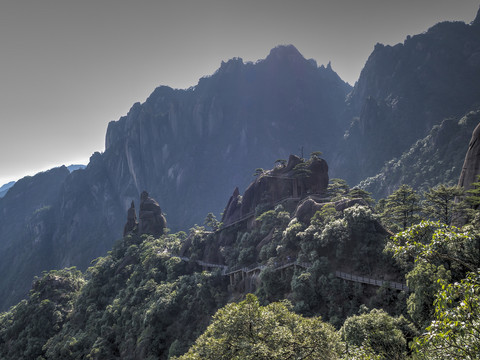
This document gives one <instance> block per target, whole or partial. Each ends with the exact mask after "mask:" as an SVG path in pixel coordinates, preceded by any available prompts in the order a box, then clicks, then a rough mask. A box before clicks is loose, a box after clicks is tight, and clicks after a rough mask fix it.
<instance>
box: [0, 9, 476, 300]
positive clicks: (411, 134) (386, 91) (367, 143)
mask: <svg viewBox="0 0 480 360" xmlns="http://www.w3.org/2000/svg"><path fill="white" fill-rule="evenodd" d="M479 19H480V18H479V16H477V18H476V19H475V21H474V22H473V23H472V24H469V25H467V24H464V23H458V22H455V23H450V22H445V23H440V24H437V25H435V26H433V27H432V28H430V29H429V30H428V31H426V32H425V33H423V34H419V35H415V36H412V37H408V38H407V39H406V40H405V42H404V43H403V44H397V45H395V46H384V45H380V44H378V45H376V46H375V49H374V51H373V53H372V54H371V56H370V57H369V59H368V61H367V63H366V65H365V68H364V69H363V70H362V73H361V75H360V78H359V80H358V82H357V83H356V84H355V87H354V88H353V89H352V88H351V87H350V86H349V85H348V84H347V83H345V82H344V81H343V80H341V79H340V78H339V76H338V75H337V74H336V73H335V72H334V71H333V69H332V67H331V66H330V65H327V66H318V65H317V64H316V63H315V61H314V60H307V59H305V58H304V57H303V56H302V55H301V54H300V53H299V52H298V50H297V49H296V48H295V47H294V46H291V45H288V46H279V47H276V48H274V49H272V50H271V52H270V53H269V55H268V56H267V57H266V58H265V59H263V60H260V61H258V62H256V63H250V62H247V63H245V62H244V61H243V60H242V59H240V58H235V59H231V60H229V61H227V62H222V64H221V66H220V68H219V69H218V70H217V71H216V72H215V73H214V74H213V75H211V76H209V77H205V78H202V79H200V80H199V82H198V84H197V85H196V86H195V87H192V88H189V89H186V90H179V89H172V88H169V87H166V86H160V87H158V88H157V89H155V90H154V91H153V92H152V94H151V95H150V96H149V97H148V99H147V100H146V101H145V102H144V103H142V104H140V103H136V104H134V105H133V106H132V107H131V109H130V111H129V112H128V114H127V115H126V116H123V117H121V118H120V119H119V120H118V121H113V122H111V123H110V124H109V125H108V129H107V134H106V140H105V151H104V152H103V153H99V152H98V153H95V154H93V155H92V157H91V158H90V162H89V164H88V166H87V167H86V168H85V169H83V170H79V171H74V172H72V173H71V174H68V170H67V169H65V171H66V173H65V172H63V173H64V174H65V175H62V176H60V177H59V178H58V180H55V181H54V182H53V183H52V184H51V185H49V186H48V189H50V190H49V191H47V192H45V193H44V194H42V195H41V196H42V197H44V198H42V199H43V201H41V202H40V203H39V202H38V201H36V200H35V199H36V197H37V196H40V195H38V194H37V195H35V196H32V197H30V196H29V195H28V194H29V193H28V191H25V192H16V194H17V195H16V196H17V198H16V201H15V202H14V203H12V202H11V200H10V199H11V197H10V196H9V194H10V193H11V192H12V191H13V189H14V188H15V186H16V185H17V184H15V186H14V187H13V188H12V189H11V190H10V191H9V192H8V193H7V194H6V195H5V197H4V198H1V199H0V209H1V210H2V211H3V213H2V212H0V214H4V215H2V216H3V217H4V218H3V219H2V221H0V234H1V235H0V244H1V245H0V263H2V264H4V263H5V264H16V267H15V266H13V267H9V266H7V265H2V266H3V268H2V269H3V270H4V275H5V279H4V280H3V281H2V283H0V285H1V286H0V293H2V294H7V295H5V296H3V297H2V299H1V301H0V309H2V308H5V307H7V306H8V305H9V304H12V303H13V302H14V301H16V300H18V299H20V298H21V297H23V296H24V295H25V293H26V291H27V289H28V286H29V283H30V281H31V279H32V278H33V277H34V276H35V275H38V274H40V273H41V271H42V270H47V269H52V268H61V267H65V266H73V265H75V266H78V267H79V268H80V269H85V268H87V267H88V266H89V264H90V261H91V260H92V259H94V258H96V257H98V256H99V255H101V254H103V253H105V252H106V251H108V250H109V249H110V248H111V246H112V244H113V242H114V241H115V240H116V239H119V238H120V237H121V235H122V232H121V229H122V227H123V224H124V220H125V211H126V210H127V209H128V208H129V207H130V205H131V202H132V200H135V199H138V198H139V196H140V194H141V193H142V192H143V191H144V190H146V191H148V193H149V194H150V195H151V196H152V197H153V198H155V199H157V200H158V202H159V205H160V206H161V208H162V210H163V211H164V213H165V214H166V216H167V218H168V226H169V227H170V228H171V229H172V230H187V229H188V228H190V227H191V226H192V225H194V224H202V223H203V221H204V217H205V216H206V214H207V213H209V212H212V213H215V214H219V213H220V212H221V211H223V210H224V205H225V204H224V201H225V199H227V198H228V197H229V196H230V195H231V194H232V190H233V189H234V188H235V187H238V188H239V189H245V188H246V186H247V185H248V184H249V182H250V181H251V179H252V177H251V175H252V173H253V172H254V171H255V169H259V171H260V170H261V168H270V167H271V165H272V159H286V157H287V156H288V155H289V154H291V153H293V154H297V155H300V157H301V158H303V157H304V156H305V155H307V156H308V154H309V153H311V152H315V151H322V152H323V153H324V158H325V160H327V161H328V164H329V171H330V176H331V177H332V178H338V177H340V178H344V179H345V180H347V181H348V182H349V183H350V184H357V183H359V182H360V181H362V180H364V179H365V178H367V177H373V176H375V175H376V174H378V173H380V172H381V171H382V166H384V165H385V164H386V163H387V165H386V166H387V168H388V162H389V161H391V160H392V159H399V158H401V157H402V154H403V153H406V152H408V151H409V149H411V148H412V147H413V148H414V149H417V150H419V149H418V148H415V144H416V143H417V141H419V140H421V139H424V138H426V137H428V135H429V133H430V132H431V131H432V137H431V139H432V140H431V141H432V143H431V144H433V145H432V146H433V147H432V149H437V148H435V146H436V145H435V144H438V145H439V146H441V144H447V143H449V141H450V140H449V136H450V133H449V132H448V131H442V130H441V129H442V126H447V125H448V124H449V123H450V122H449V121H447V123H445V125H441V124H442V121H443V120H445V119H448V118H454V119H460V118H461V117H462V116H464V115H465V114H468V113H469V111H472V110H476V109H478V105H479V103H480V83H479V82H478V81H477V80H478V79H479V78H480V36H479V35H480V20H479ZM434 126H440V128H438V129H439V130H435V129H433V127H434ZM448 126H450V125H448ZM448 126H447V127H448ZM452 128H456V127H455V126H453V125H452ZM460 128H462V127H461V126H460V127H458V130H459V131H460V132H459V133H461V132H462V131H463V130H460ZM432 129H433V130H432ZM434 134H437V135H438V136H440V135H441V136H440V137H438V138H436V137H435V136H437V135H434ZM457 135H458V134H457ZM442 136H446V137H447V138H446V139H444V138H443V137H442ZM455 136H456V135H455ZM459 139H460V137H459ZM429 141H430V140H426V142H425V144H427V143H429ZM459 141H460V140H459ZM439 149H440V148H438V149H437V150H438V152H436V154H437V155H438V156H440V154H441V151H440V150H439ZM437 150H432V151H434V152H435V151H437ZM457 150H458V149H457ZM457 150H454V151H453V152H455V153H456V152H457ZM418 153H419V154H420V153H421V151H418ZM457 158H458V156H456V157H452V158H451V161H452V163H451V164H449V165H448V166H449V167H448V169H450V170H451V169H459V168H460V167H461V165H462V161H463V159H460V160H458V159H457ZM423 159H424V160H418V161H428V156H424V157H423ZM405 161H406V160H405ZM408 161H410V162H406V163H415V162H416V160H414V159H410V160H408ZM449 161H450V160H449ZM457 161H458V164H457V163H455V164H454V163H453V162H457ZM418 166H419V167H420V168H422V167H423V166H425V165H422V164H420V163H419V164H418ZM430 167H431V168H430ZM430 167H429V170H428V176H430V178H428V179H426V178H425V179H423V182H424V183H425V184H431V185H435V183H436V182H438V181H441V182H443V181H445V179H444V178H443V176H439V175H438V174H439V173H440V172H441V171H443V170H445V169H446V165H445V163H440V162H435V163H431V162H430ZM454 172H455V171H452V172H451V174H452V176H454V175H453V174H454ZM407 175H408V174H407ZM407 175H405V176H403V175H402V176H403V177H402V176H400V175H399V176H398V177H397V179H395V180H392V181H393V182H392V184H390V185H388V184H387V185H385V188H384V189H385V190H381V189H379V190H378V193H379V194H381V193H383V194H384V193H385V191H390V190H391V189H392V187H393V186H395V185H396V184H397V183H398V182H399V181H404V180H405V181H410V180H409V179H413V180H412V181H417V180H418V178H417V180H415V176H410V175H408V176H407ZM34 178H35V180H34V181H37V180H36V177H34ZM400 179H403V180H400ZM28 181H31V180H28ZM38 181H40V180H38ZM395 182H396V183H395ZM33 186H34V185H33V184H32V187H33ZM35 186H36V185H35ZM43 186H47V185H45V184H43V183H42V184H40V185H38V187H39V188H42V187H43ZM382 186H383V185H382ZM47 195H49V196H48V198H47ZM11 196H13V195H11ZM18 204H22V206H23V207H24V208H25V209H17V208H15V206H19V205H18ZM12 206H13V208H11V207H12ZM45 206H46V209H47V211H45V212H40V215H41V219H40V218H37V217H35V216H33V215H34V213H35V211H36V210H37V209H40V208H43V207H45ZM5 214H7V215H5ZM35 215H36V216H39V215H38V214H37V213H35ZM47 220H48V221H47ZM39 222H41V223H42V224H43V225H42V226H36V225H37V224H38V223H39ZM32 228H34V229H36V230H35V233H33V234H32V233H29V232H28V231H26V230H25V229H32ZM26 244H36V245H35V246H36V248H33V247H29V246H30V245H26ZM37 248H42V249H50V250H48V251H46V250H45V251H44V250H42V252H38V251H37V250H36V249H37ZM19 249H22V250H21V251H20V250H19ZM40 254H42V255H41V256H42V257H41V260H36V261H28V262H25V261H26V259H34V258H36V257H37V256H40ZM4 259H7V260H4ZM22 263H24V264H28V265H27V266H24V267H23V268H22V267H21V266H20V264H22ZM28 279H30V280H28Z"/></svg>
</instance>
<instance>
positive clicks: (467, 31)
mask: <svg viewBox="0 0 480 360" xmlns="http://www.w3.org/2000/svg"><path fill="white" fill-rule="evenodd" d="M479 78H480V19H479V16H478V15H477V18H476V19H475V21H474V22H473V23H472V24H470V25H467V24H464V23H461V22H443V23H439V24H437V25H435V26H433V27H432V28H430V29H429V30H428V31H427V32H425V33H423V34H419V35H415V36H412V37H410V36H409V37H408V38H407V39H406V40H405V42H404V43H403V44H397V45H395V46H384V45H381V44H377V45H376V46H375V49H374V51H373V53H372V54H371V55H370V57H369V59H368V61H367V63H366V64H365V67H364V69H363V70H362V73H361V75H360V78H359V80H358V82H357V84H356V85H355V88H354V89H353V91H352V93H351V95H350V96H349V100H348V116H349V117H350V120H351V127H350V129H349V131H348V132H347V134H346V142H345V146H344V147H343V151H342V153H341V154H339V157H341V160H340V161H338V162H335V163H334V164H332V163H331V166H332V167H335V168H339V175H340V176H341V177H343V178H346V179H348V180H349V181H350V182H351V183H356V182H358V181H360V180H362V179H363V178H365V177H366V176H373V175H374V174H375V173H376V172H378V170H379V169H380V167H381V166H382V165H383V164H384V163H385V162H386V161H388V160H390V159H392V158H394V157H399V156H400V155H401V154H402V152H404V151H406V150H408V148H409V147H410V146H411V144H413V143H414V142H415V141H416V140H418V139H421V138H423V137H424V136H426V135H427V134H428V132H429V131H430V129H431V128H432V127H433V125H435V124H439V123H440V122H441V121H442V120H443V119H445V118H448V117H452V116H453V117H460V116H462V115H463V114H465V113H467V112H468V111H469V110H472V109H473V108H474V106H475V105H478V104H479V103H480V82H479V81H478V79H479Z"/></svg>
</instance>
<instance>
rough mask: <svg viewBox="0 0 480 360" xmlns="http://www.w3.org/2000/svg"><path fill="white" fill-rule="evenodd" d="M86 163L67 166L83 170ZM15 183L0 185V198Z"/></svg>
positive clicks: (69, 168) (73, 169) (71, 169)
mask: <svg viewBox="0 0 480 360" xmlns="http://www.w3.org/2000/svg"><path fill="white" fill-rule="evenodd" d="M85 167H86V166H85V165H70V166H67V169H68V171H70V172H72V171H76V170H81V169H85ZM14 184H15V181H10V182H9V183H7V184H5V185H3V186H1V187H0V198H2V197H4V196H5V194H6V193H7V191H8V190H9V189H10V188H11V187H12V186H13V185H14Z"/></svg>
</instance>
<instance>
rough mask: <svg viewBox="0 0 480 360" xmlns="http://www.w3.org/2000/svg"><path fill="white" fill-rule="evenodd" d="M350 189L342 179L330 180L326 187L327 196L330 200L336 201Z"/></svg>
mask: <svg viewBox="0 0 480 360" xmlns="http://www.w3.org/2000/svg"><path fill="white" fill-rule="evenodd" d="M349 191H350V187H349V186H348V184H347V182H346V181H345V180H343V179H337V178H334V179H330V183H329V184H328V187H327V194H328V196H329V197H330V198H331V199H332V200H334V201H335V200H338V199H339V198H342V197H344V196H346V195H347V194H348V192H349Z"/></svg>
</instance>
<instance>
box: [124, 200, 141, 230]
mask: <svg viewBox="0 0 480 360" xmlns="http://www.w3.org/2000/svg"><path fill="white" fill-rule="evenodd" d="M137 226H138V221H137V213H136V212H135V203H134V202H133V200H132V204H131V205H130V209H128V212H127V223H126V224H125V227H124V228H123V236H126V235H128V234H129V233H134V232H136V231H137Z"/></svg>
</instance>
